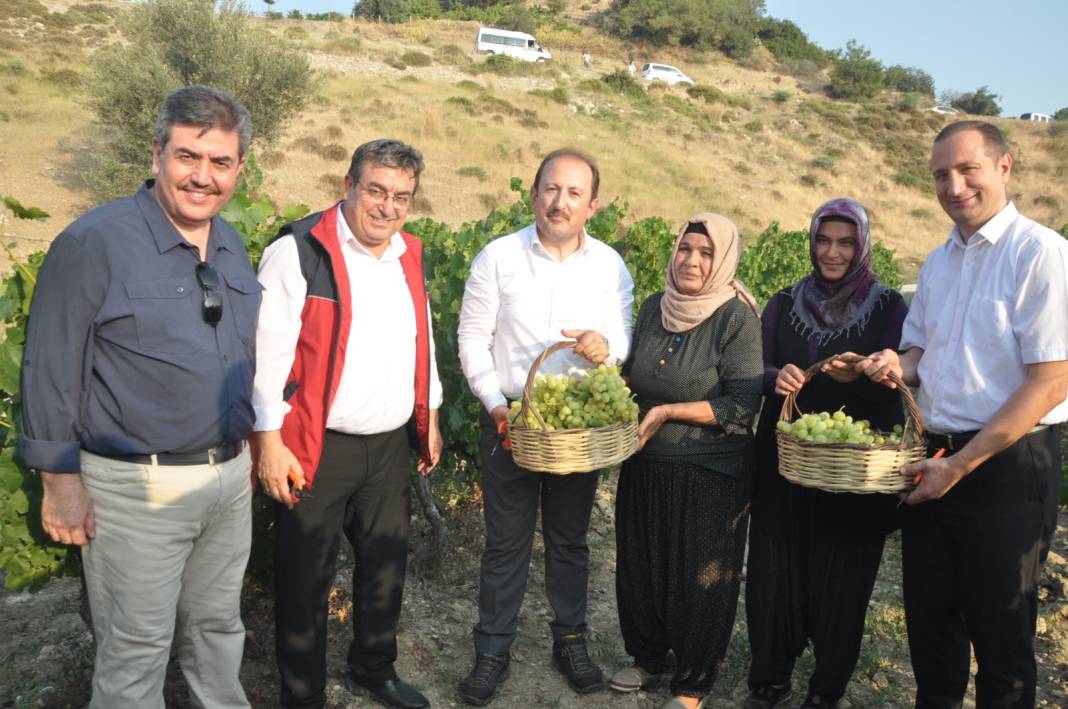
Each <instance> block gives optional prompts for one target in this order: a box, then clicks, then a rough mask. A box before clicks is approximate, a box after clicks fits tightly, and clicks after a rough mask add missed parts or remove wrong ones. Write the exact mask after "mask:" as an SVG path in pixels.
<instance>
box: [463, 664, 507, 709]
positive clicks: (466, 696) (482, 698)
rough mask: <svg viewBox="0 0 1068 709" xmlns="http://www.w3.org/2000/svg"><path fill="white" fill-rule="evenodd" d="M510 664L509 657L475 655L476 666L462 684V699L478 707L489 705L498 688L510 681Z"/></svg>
mask: <svg viewBox="0 0 1068 709" xmlns="http://www.w3.org/2000/svg"><path fill="white" fill-rule="evenodd" d="M509 664H510V661H509V657H508V655H504V656H497V655H482V654H478V655H475V666H474V667H473V668H471V672H470V673H469V674H468V675H467V677H465V678H464V681H463V682H461V683H460V697H461V698H462V699H463V700H464V702H466V703H468V704H471V705H473V706H476V707H484V706H486V705H487V704H489V703H490V702H491V701H493V695H495V694H496V693H497V688H498V687H500V685H501V683H502V682H504V680H506V679H508V675H509V668H508V666H509Z"/></svg>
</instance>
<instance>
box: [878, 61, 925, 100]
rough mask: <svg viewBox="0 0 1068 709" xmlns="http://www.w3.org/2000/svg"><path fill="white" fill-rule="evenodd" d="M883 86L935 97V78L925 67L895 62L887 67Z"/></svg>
mask: <svg viewBox="0 0 1068 709" xmlns="http://www.w3.org/2000/svg"><path fill="white" fill-rule="evenodd" d="M883 86H885V87H886V88H888V89H894V90H895V91H900V92H902V93H916V94H923V95H924V96H930V97H931V98H934V78H933V77H932V76H931V75H930V74H928V73H927V72H926V71H924V70H923V69H917V68H916V67H911V66H901V65H900V64H895V65H894V66H891V67H887V69H886V73H885V74H884V76H883Z"/></svg>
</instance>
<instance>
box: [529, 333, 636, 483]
mask: <svg viewBox="0 0 1068 709" xmlns="http://www.w3.org/2000/svg"><path fill="white" fill-rule="evenodd" d="M574 346H575V343H574V342H557V343H556V344H555V345H551V346H550V347H549V348H548V349H546V350H545V351H544V352H542V353H541V354H540V355H538V357H537V358H536V359H535V360H534V363H533V364H531V365H530V372H529V373H528V374H527V383H526V384H525V385H524V386H523V401H522V405H521V407H520V409H519V418H518V419H517V422H518V421H526V419H527V416H526V415H527V412H530V413H531V414H532V416H533V418H534V420H535V421H537V422H538V424H539V425H540V426H541V428H526V427H521V426H518V425H511V426H509V427H508V436H509V437H510V438H511V439H512V457H513V458H514V459H515V462H516V463H518V464H519V465H521V466H523V467H524V468H526V469H527V470H536V471H539V472H544V473H556V474H560V475H566V474H567V473H586V472H590V471H591V470H600V469H601V468H607V467H610V466H613V465H616V464H617V463H620V462H622V461H624V460H626V459H627V458H629V457H630V456H631V455H632V454H633V453H634V451H635V450H637V449H638V424H637V423H635V422H634V421H630V422H628V423H614V424H612V425H611V426H602V427H600V428H572V429H567V430H562V431H547V430H545V428H546V426H545V420H544V419H543V418H542V417H541V414H539V413H538V409H537V407H536V406H534V405H533V404H532V403H531V401H530V390H531V388H532V387H533V386H534V378H535V377H536V376H537V374H538V368H539V367H540V366H541V364H542V362H544V361H545V358H546V357H548V356H549V355H551V354H553V353H554V352H558V351H560V350H564V349H568V348H572V347H574Z"/></svg>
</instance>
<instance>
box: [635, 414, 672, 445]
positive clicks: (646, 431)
mask: <svg viewBox="0 0 1068 709" xmlns="http://www.w3.org/2000/svg"><path fill="white" fill-rule="evenodd" d="M670 418H671V417H670V416H669V415H668V405H667V404H661V405H660V406H654V407H653V408H651V409H649V413H647V414H646V415H645V418H643V419H642V420H641V423H639V424H638V450H641V449H642V448H644V447H645V444H646V443H648V442H649V439H650V438H652V437H653V436H655V435H656V432H657V431H659V430H660V427H661V426H663V425H664V424H665V423H667V422H668V420H669V419H670Z"/></svg>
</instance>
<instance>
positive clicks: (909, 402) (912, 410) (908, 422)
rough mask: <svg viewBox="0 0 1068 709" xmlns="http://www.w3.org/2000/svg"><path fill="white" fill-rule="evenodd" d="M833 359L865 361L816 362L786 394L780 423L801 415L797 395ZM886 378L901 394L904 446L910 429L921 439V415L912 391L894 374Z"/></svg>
mask: <svg viewBox="0 0 1068 709" xmlns="http://www.w3.org/2000/svg"><path fill="white" fill-rule="evenodd" d="M833 359H840V360H842V361H844V362H847V363H850V364H852V363H855V362H860V361H861V360H864V359H867V357H862V356H860V355H846V354H840V355H831V356H830V357H827V358H825V359H821V360H820V361H819V362H816V363H815V364H813V365H812V366H811V367H809V368H808V369H806V370H805V381H804V383H803V384H802V385H801V387H799V388H798V390H797V391H795V392H792V393H790V394H787V395H786V398H785V399H783V402H782V411H780V412H779V420H780V421H789V420H790V417H791V415H793V414H797V415H798V416H800V415H801V409H800V408H799V407H798V406H797V395H798V394H800V393H801V389H802V388H804V386H805V384H808V383H809V382H810V381H811V380H812V378H813V377H815V376H816V375H817V374H819V373H820V368H821V367H822V366H823V365H824V364H826V363H828V362H830V361H831V360H833ZM861 376H863V375H861ZM887 376H888V377H889V378H890V381H892V382H893V383H894V384H896V385H897V390H898V392H900V393H901V404H902V406H903V408H904V410H905V426H904V430H903V431H902V433H901V445H902V446H904V445H905V441H906V440H907V439H908V434H909V429H910V427H911V428H913V429H915V432H916V437H917V438H921V439H922V438H923V437H924V433H925V428H924V424H923V415H922V414H920V408H919V407H918V406H917V405H916V399H915V398H914V397H913V396H912V390H911V389H909V387H908V385H906V384H905V382H904V381H903V380H902V379H901V377H899V376H898V375H897V373H896V372H890V373H889V374H888V375H887Z"/></svg>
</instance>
